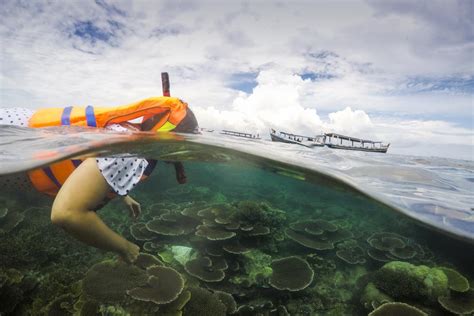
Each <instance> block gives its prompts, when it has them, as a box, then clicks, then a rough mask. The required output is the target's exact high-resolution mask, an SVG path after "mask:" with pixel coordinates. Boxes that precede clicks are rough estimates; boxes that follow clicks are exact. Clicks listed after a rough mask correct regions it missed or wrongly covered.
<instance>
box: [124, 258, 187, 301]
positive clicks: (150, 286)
mask: <svg viewBox="0 0 474 316" xmlns="http://www.w3.org/2000/svg"><path fill="white" fill-rule="evenodd" d="M146 273H147V275H148V281H147V284H146V285H145V286H140V287H136V288H133V289H130V290H127V294H128V295H130V296H131V297H133V298H134V299H137V300H140V301H145V302H148V301H150V302H153V303H155V304H167V303H171V302H173V301H174V300H175V299H177V298H178V296H179V294H181V292H182V291H183V289H184V279H183V277H182V276H181V275H180V274H179V273H178V272H177V271H176V270H174V269H172V268H169V267H162V266H153V267H149V268H148V269H147V270H146Z"/></svg>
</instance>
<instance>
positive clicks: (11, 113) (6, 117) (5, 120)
mask: <svg viewBox="0 0 474 316" xmlns="http://www.w3.org/2000/svg"><path fill="white" fill-rule="evenodd" d="M33 113H35V112H34V111H33V110H30V109H25V108H7V109H2V108H0V125H15V126H24V127H27V126H28V120H29V119H30V117H31V116H33Z"/></svg>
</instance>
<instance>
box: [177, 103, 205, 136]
mask: <svg viewBox="0 0 474 316" xmlns="http://www.w3.org/2000/svg"><path fill="white" fill-rule="evenodd" d="M173 132H177V133H191V134H199V133H200V132H199V124H198V121H197V119H196V116H195V115H194V113H193V111H191V109H190V108H187V110H186V116H185V117H184V118H183V119H182V120H181V122H179V124H178V125H177V126H176V128H175V129H174V130H173Z"/></svg>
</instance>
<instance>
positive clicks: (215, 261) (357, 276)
mask: <svg viewBox="0 0 474 316" xmlns="http://www.w3.org/2000/svg"><path fill="white" fill-rule="evenodd" d="M389 151H390V150H389ZM110 155H115V156H117V155H122V156H139V157H146V158H153V159H158V160H159V161H160V162H159V163H158V165H157V168H156V169H155V171H154V172H153V174H152V176H151V177H150V178H148V179H147V180H146V181H144V182H143V183H141V184H140V185H138V186H137V187H136V189H135V190H134V191H132V193H131V196H132V197H133V198H134V199H135V200H137V201H138V202H140V203H141V207H142V214H141V216H140V217H139V218H138V219H137V220H135V221H134V220H133V219H131V218H130V217H129V214H128V210H127V209H126V207H125V206H124V205H123V203H122V202H121V201H116V200H112V201H111V202H110V203H109V204H107V205H106V206H105V207H104V208H102V209H101V210H100V211H98V214H99V215H100V217H101V218H102V219H103V220H104V221H105V222H106V223H107V225H109V226H110V227H111V228H112V229H113V230H114V231H116V232H118V233H120V234H121V235H122V236H124V237H125V238H127V239H128V240H130V241H132V242H134V243H136V244H137V245H139V246H140V249H141V254H140V256H139V258H138V260H137V262H136V263H135V264H134V265H127V264H125V263H123V262H121V261H119V260H117V258H116V257H115V255H114V254H112V253H107V252H102V251H100V250H96V249H94V248H92V247H88V246H86V245H84V244H82V243H80V242H78V241H76V240H75V239H73V238H72V237H70V236H69V235H68V234H66V233H65V232H64V231H62V230H61V229H60V228H58V227H56V226H54V225H52V224H51V222H50V209H51V205H52V199H51V198H49V197H47V196H42V195H39V194H37V193H35V192H29V191H22V190H18V189H15V188H10V189H11V190H9V188H6V189H2V192H0V315H114V316H115V315H199V316H201V315H204V316H205V315H211V316H218V315H278V316H283V315H368V314H370V315H374V316H375V315H473V313H474V290H472V289H471V288H470V286H474V210H473V208H474V162H473V161H463V160H452V159H444V158H433V157H415V156H401V155H394V154H390V153H388V154H376V153H366V152H353V151H344V150H334V149H329V148H313V149H310V148H305V147H300V146H296V145H291V144H284V143H273V142H271V141H269V140H254V139H245V138H237V137H233V136H226V135H220V134H219V133H218V132H217V131H216V132H213V133H207V132H204V133H203V134H202V135H173V134H164V135H158V134H149V133H118V132H112V131H105V130H97V129H81V128H73V127H61V128H46V129H28V128H20V127H14V126H0V177H2V176H7V175H9V176H11V175H14V174H20V173H24V172H26V171H28V170H32V169H35V168H38V167H41V166H46V165H49V164H51V163H53V162H57V161H61V160H64V159H71V158H78V157H95V156H110ZM163 161H182V162H183V163H184V166H185V168H186V174H187V183H186V184H183V185H180V184H178V183H177V182H176V179H175V174H174V169H173V167H172V165H170V164H166V163H164V162H163Z"/></svg>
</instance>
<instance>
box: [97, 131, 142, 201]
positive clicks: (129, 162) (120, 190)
mask: <svg viewBox="0 0 474 316" xmlns="http://www.w3.org/2000/svg"><path fill="white" fill-rule="evenodd" d="M106 129H110V130H114V131H117V132H126V131H128V130H127V129H126V128H125V127H122V126H121V125H118V124H112V125H109V126H107V127H106ZM96 161H97V165H98V166H99V170H100V172H101V173H102V175H103V176H104V178H105V181H107V183H108V184H109V185H110V187H111V188H112V189H113V190H114V192H115V193H117V194H118V195H127V194H128V193H129V192H130V191H131V190H132V189H133V188H134V187H135V185H137V183H138V182H139V181H140V178H141V177H142V175H143V173H144V172H145V169H146V167H147V166H148V161H146V159H142V158H137V157H130V156H120V155H119V156H113V157H107V158H97V159H96Z"/></svg>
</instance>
